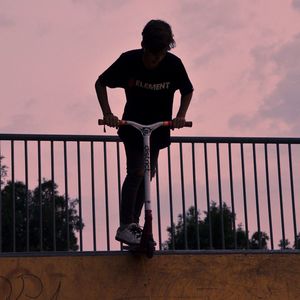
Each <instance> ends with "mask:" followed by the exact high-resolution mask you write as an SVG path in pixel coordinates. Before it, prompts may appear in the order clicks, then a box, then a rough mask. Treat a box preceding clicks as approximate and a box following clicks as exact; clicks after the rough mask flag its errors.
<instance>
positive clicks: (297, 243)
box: [294, 232, 300, 249]
mask: <svg viewBox="0 0 300 300" xmlns="http://www.w3.org/2000/svg"><path fill="white" fill-rule="evenodd" d="M294 249H300V232H299V233H298V235H297V236H296V240H295V242H294Z"/></svg>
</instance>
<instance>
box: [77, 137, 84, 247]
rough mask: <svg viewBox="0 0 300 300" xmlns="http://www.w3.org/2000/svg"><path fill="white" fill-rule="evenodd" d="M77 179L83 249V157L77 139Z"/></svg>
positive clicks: (81, 245)
mask: <svg viewBox="0 0 300 300" xmlns="http://www.w3.org/2000/svg"><path fill="white" fill-rule="evenodd" d="M77 176H78V177H77V179H78V202H79V203H78V205H79V220H80V231H79V240H80V241H79V244H80V251H83V241H82V199H81V157H80V141H77Z"/></svg>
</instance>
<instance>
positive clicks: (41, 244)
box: [38, 140, 44, 251]
mask: <svg viewBox="0 0 300 300" xmlns="http://www.w3.org/2000/svg"><path fill="white" fill-rule="evenodd" d="M41 165H42V164H41V141H40V140H38V181H39V209H40V251H43V249H44V248H43V199H42V167H41Z"/></svg>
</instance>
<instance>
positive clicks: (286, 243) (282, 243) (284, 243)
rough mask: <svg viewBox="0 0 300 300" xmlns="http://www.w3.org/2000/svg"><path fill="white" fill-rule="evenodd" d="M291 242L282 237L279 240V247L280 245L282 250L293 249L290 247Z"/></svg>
mask: <svg viewBox="0 0 300 300" xmlns="http://www.w3.org/2000/svg"><path fill="white" fill-rule="evenodd" d="M290 244H291V243H290V241H289V240H288V239H285V240H283V239H281V240H280V241H279V244H278V247H280V249H281V250H285V249H292V248H291V247H289V245H290Z"/></svg>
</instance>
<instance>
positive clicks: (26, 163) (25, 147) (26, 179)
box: [24, 140, 30, 252]
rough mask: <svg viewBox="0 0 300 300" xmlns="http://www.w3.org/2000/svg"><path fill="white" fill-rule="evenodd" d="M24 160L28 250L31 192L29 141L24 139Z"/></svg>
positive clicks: (27, 246) (27, 248)
mask: <svg viewBox="0 0 300 300" xmlns="http://www.w3.org/2000/svg"><path fill="white" fill-rule="evenodd" d="M24 155H25V157H24V161H25V193H26V196H25V201H26V205H25V206H26V251H27V252H29V251H30V249H29V248H30V245H29V236H30V235H29V197H28V196H29V195H28V194H29V192H28V145H27V141H26V140H25V141H24Z"/></svg>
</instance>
